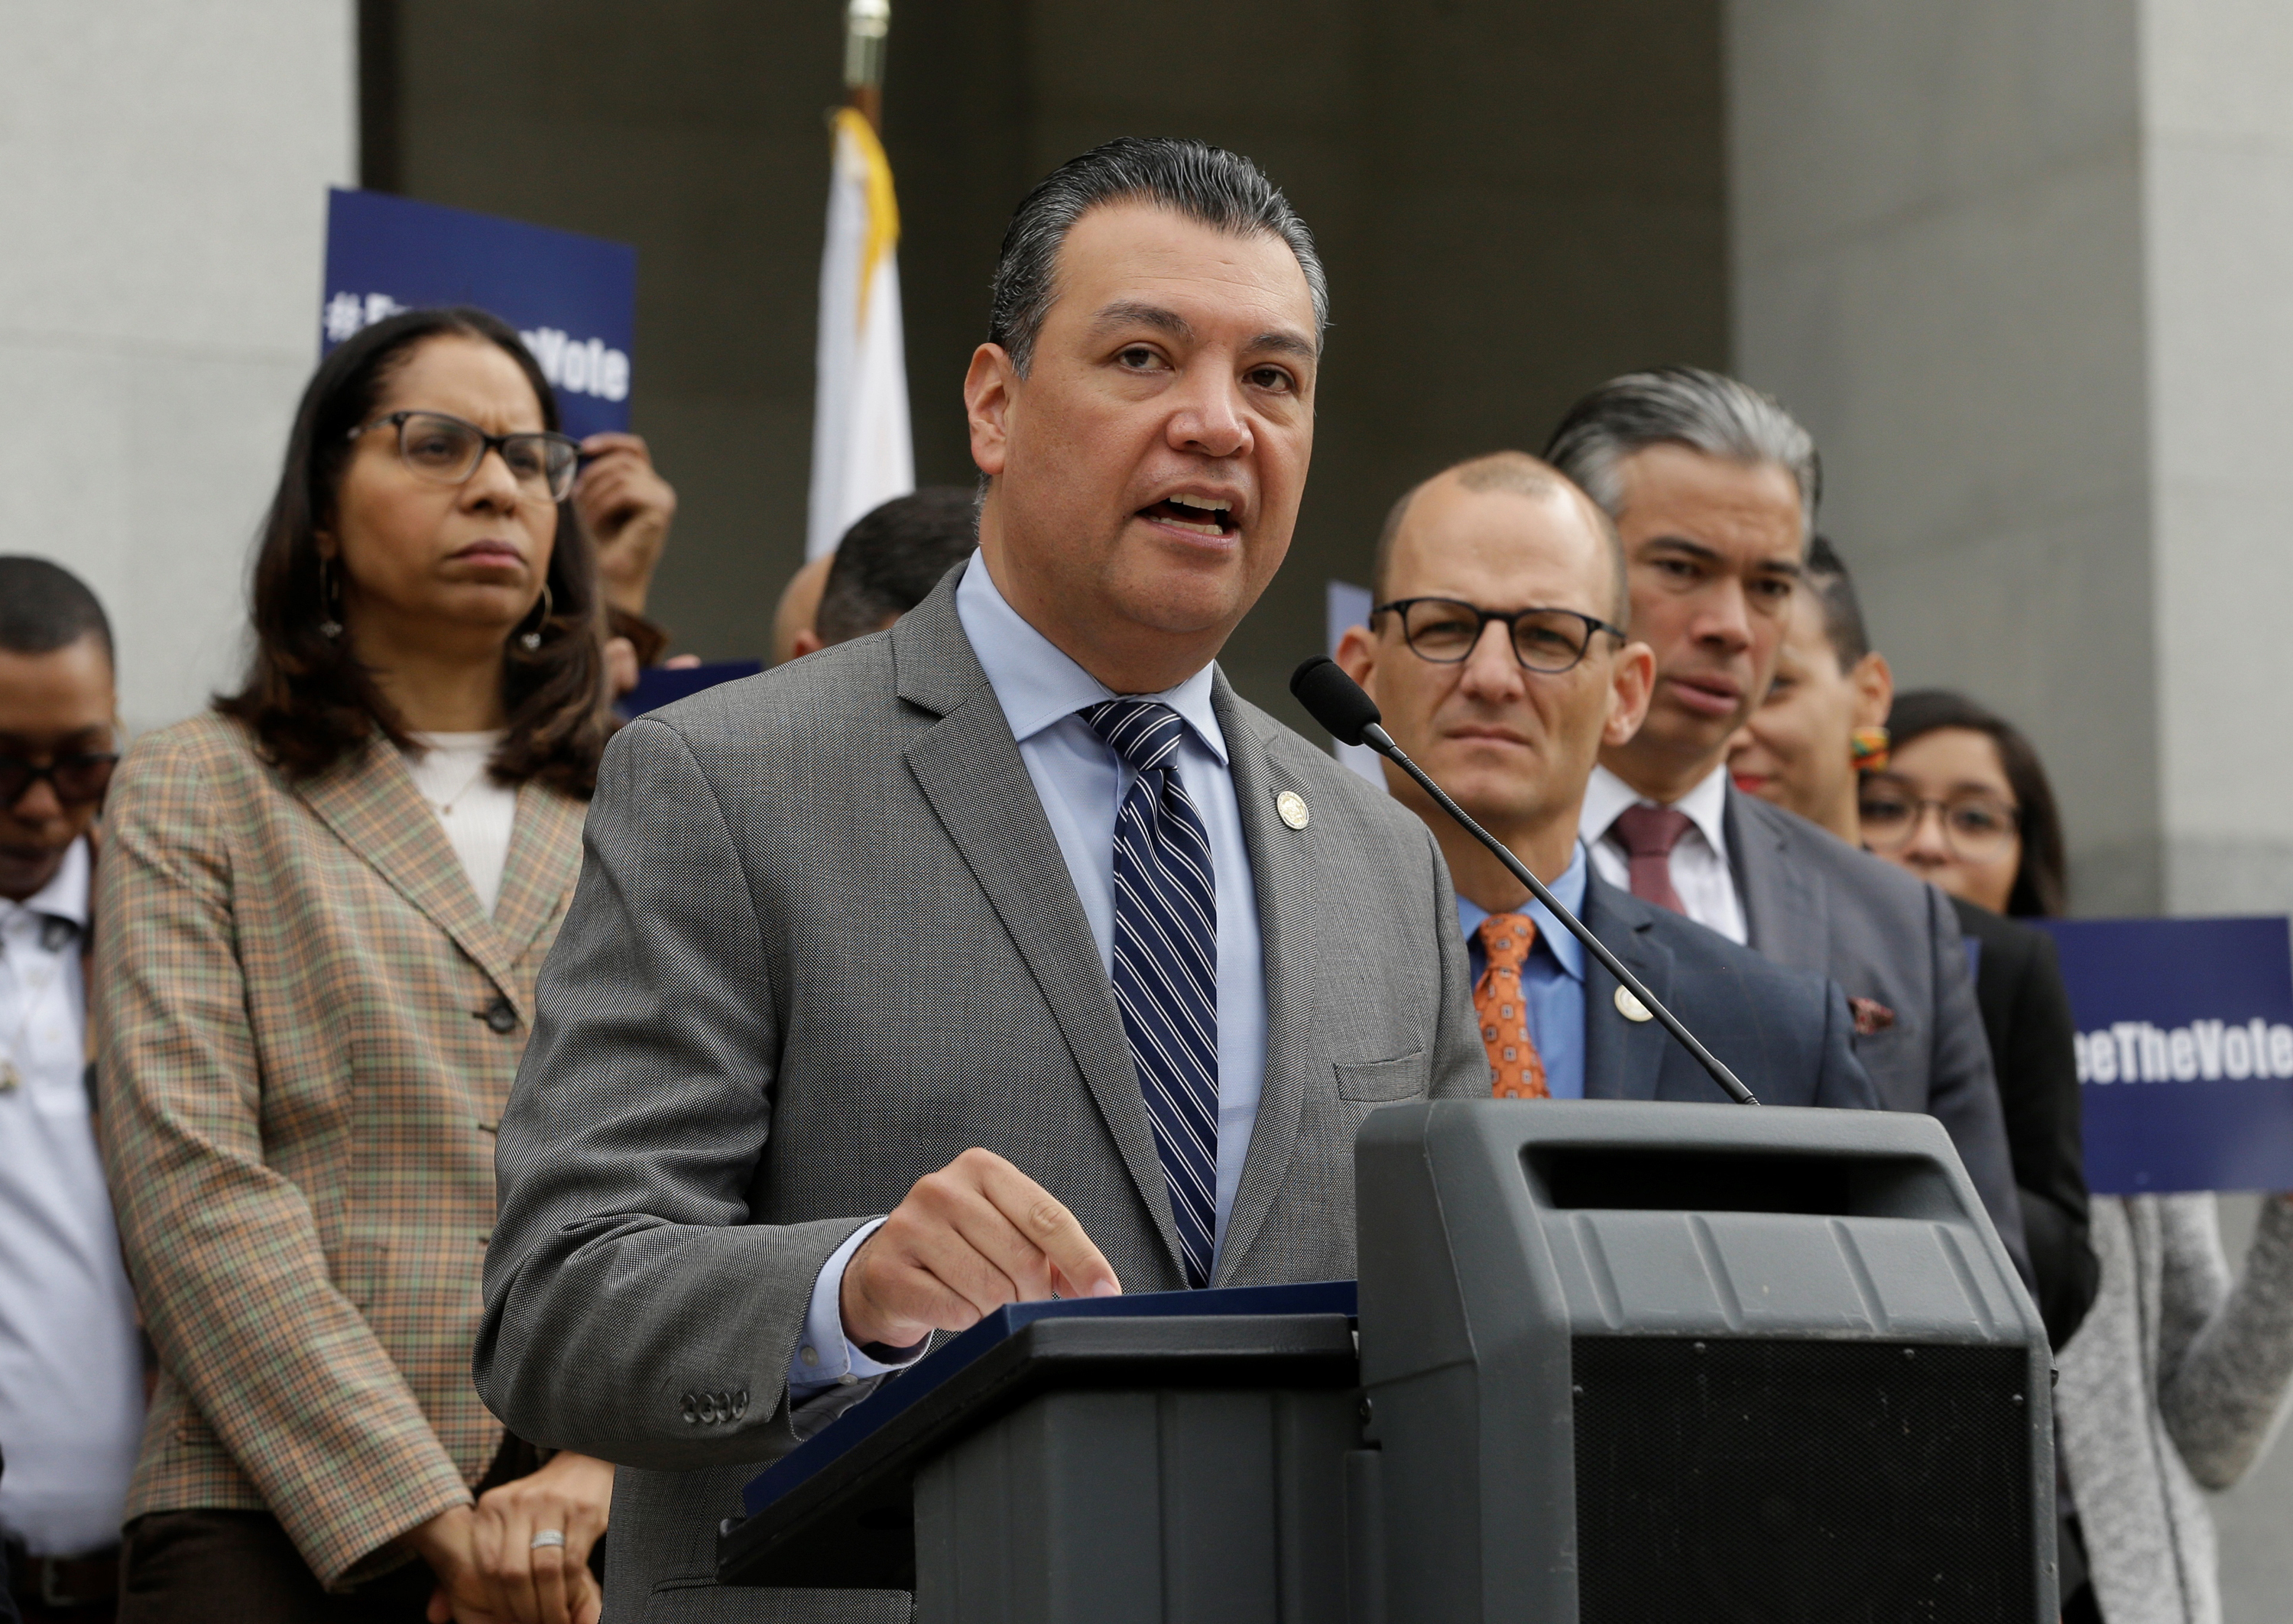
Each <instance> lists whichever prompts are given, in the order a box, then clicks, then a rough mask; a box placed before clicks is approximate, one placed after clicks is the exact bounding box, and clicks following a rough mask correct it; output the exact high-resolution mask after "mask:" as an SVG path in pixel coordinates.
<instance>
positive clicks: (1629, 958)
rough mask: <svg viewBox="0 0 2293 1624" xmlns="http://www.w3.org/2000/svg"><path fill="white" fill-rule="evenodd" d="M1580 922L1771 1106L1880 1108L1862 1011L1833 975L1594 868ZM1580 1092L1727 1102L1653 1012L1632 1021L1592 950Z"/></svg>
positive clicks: (1598, 1095) (1596, 1096) (1586, 974)
mask: <svg viewBox="0 0 2293 1624" xmlns="http://www.w3.org/2000/svg"><path fill="white" fill-rule="evenodd" d="M1584 923H1585V924H1586V925H1590V926H1591V927H1592V933H1593V934H1594V935H1596V936H1598V937H1600V940H1601V941H1605V942H1607V943H1608V949H1609V950H1610V951H1611V952H1613V953H1614V954H1616V957H1618V958H1620V959H1622V960H1624V962H1625V965H1626V966H1628V967H1629V968H1630V969H1631V970H1632V973H1633V974H1635V975H1637V976H1639V977H1640V978H1641V982H1643V983H1645V984H1646V986H1647V987H1648V990H1649V991H1650V992H1653V993H1655V994H1656V996H1657V998H1660V999H1662V1000H1663V1001H1664V1004H1665V1007H1667V1008H1669V1009H1670V1010H1671V1011H1672V1013H1673V1014H1675V1015H1678V1016H1679V1017H1680V1019H1681V1024H1683V1025H1685V1026H1686V1027H1687V1028H1688V1030H1689V1031H1691V1032H1694V1033H1695V1034H1696V1035H1697V1037H1698V1038H1701V1039H1703V1042H1704V1046H1705V1047H1706V1048H1708V1049H1710V1050H1711V1051H1712V1052H1713V1053H1714V1054H1716V1055H1718V1056H1719V1057H1720V1059H1721V1060H1722V1062H1725V1063H1726V1065H1727V1066H1728V1068H1729V1070H1730V1071H1733V1072H1735V1074H1736V1075H1737V1076H1738V1077H1739V1078H1741V1079H1743V1080H1744V1083H1745V1085H1746V1087H1749V1088H1750V1089H1751V1091H1752V1092H1753V1093H1754V1095H1758V1096H1759V1100H1760V1103H1762V1104H1763V1105H1831V1106H1839V1107H1843V1108H1845V1109H1848V1110H1851V1111H1876V1110H1877V1109H1878V1108H1879V1100H1878V1095H1876V1093H1875V1092H1874V1091H1873V1089H1872V1087H1871V1079H1869V1078H1868V1077H1867V1076H1866V1075H1865V1074H1864V1071H1863V1067H1862V1063H1861V1062H1859V1061H1858V1060H1857V1059H1856V1058H1855V1047H1854V1045H1855V1020H1854V1017H1853V1016H1852V1015H1851V1014H1849V1012H1848V1008H1847V995H1846V994H1845V993H1843V992H1842V991H1841V990H1839V987H1838V984H1837V983H1836V982H1831V981H1828V980H1827V979H1826V978H1824V977H1822V976H1820V975H1817V974H1813V973H1811V972H1810V971H1806V970H1791V969H1787V968H1785V967H1784V966H1781V965H1778V964H1775V963H1772V962H1771V961H1770V960H1768V959H1766V958H1763V957H1761V956H1760V955H1759V954H1757V953H1754V952H1753V951H1752V950H1751V949H1749V948H1739V947H1738V946H1737V945H1736V944H1735V943H1734V942H1732V941H1729V940H1728V939H1727V938H1726V937H1725V936H1722V935H1721V934H1720V933H1717V932H1716V931H1709V930H1706V929H1705V928H1704V926H1702V925H1698V924H1697V923H1696V922H1695V921H1694V920H1692V919H1689V918H1687V917H1683V916H1681V915H1680V914H1676V913H1673V911H1672V910H1671V909H1668V908H1658V907H1657V906H1655V905H1654V904H1653V903H1649V902H1643V901H1641V900H1640V899H1639V898H1638V897H1635V896H1633V895H1632V894H1631V893H1629V892H1625V891H1619V890H1618V889H1617V888H1616V886H1614V885H1608V884H1607V883H1606V882H1605V881H1603V880H1602V879H1601V878H1600V876H1599V875H1597V874H1595V875H1592V876H1589V877H1587V881H1586V885H1585V888H1584ZM1584 1097H1585V1098H1586V1099H1588V1100H1691V1101H1699V1100H1700V1101H1711V1102H1714V1103H1726V1102H1727V1098H1728V1096H1727V1095H1724V1094H1722V1093H1721V1091H1720V1085H1719V1084H1717V1083H1715V1082H1714V1081H1713V1080H1712V1079H1711V1077H1710V1075H1709V1074H1707V1073H1706V1071H1705V1070H1704V1068H1703V1067H1702V1066H1700V1065H1698V1064H1697V1063H1696V1059H1695V1056H1693V1055H1691V1054H1689V1052H1688V1051H1687V1050H1686V1049H1683V1048H1681V1046H1680V1045H1679V1044H1678V1043H1677V1042H1676V1041H1674V1039H1673V1037H1672V1034H1671V1033H1669V1032H1667V1031H1665V1030H1664V1028H1663V1027H1662V1026H1660V1025H1658V1024H1657V1022H1655V1021H1653V1020H1649V1021H1631V1020H1627V1019H1626V1018H1625V1015H1624V1014H1623V1012H1622V1011H1621V1010H1619V1009H1618V1008H1617V1007H1616V977H1615V976H1613V975H1611V974H1608V971H1607V970H1605V969H1603V968H1602V967H1601V966H1600V961H1599V960H1598V959H1596V958H1594V957H1592V956H1591V955H1590V954H1587V955H1585V958H1584Z"/></svg>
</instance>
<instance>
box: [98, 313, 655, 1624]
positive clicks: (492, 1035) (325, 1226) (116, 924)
mask: <svg viewBox="0 0 2293 1624" xmlns="http://www.w3.org/2000/svg"><path fill="white" fill-rule="evenodd" d="M556 423H557V418H556V408H555V400H554V399H553V397H552V395H551V392H550V390H549V388H548V386H547V383H546V382H545V380H544V378H543V376H542V374H541V372H540V369H539V368H538V367H537V366H536V365H535V363H534V361H533V360H532V358H531V356H530V355H528V354H527V353H526V351H525V349H524V347H523V344H521V343H520V342H519V341H518V338H517V335H515V333H514V332H512V331H511V330H510V329H509V328H507V327H505V326H504V325H503V324H502V323H500V322H499V321H498V320H496V319H494V318H492V317H490V316H488V315H486V314H484V313H483V312H482V311H471V310H455V311H417V312H413V313H409V314H406V315H401V316H398V317H394V318H393V319H390V320H388V321H385V322H382V323H380V324H378V325H377V326H375V327H369V328H367V329H366V330H365V331H364V332H362V333H360V334H359V335H357V336H355V337H354V338H352V339H351V340H350V341H349V342H348V343H344V344H343V345H342V346H341V347H340V348H338V349H337V350H336V351H334V352H333V353H332V354H330V355H329V356H328V358H327V359H326V360H324V361H323V362H322V363H321V364H320V368H319V370H318V373H317V375H316V376H314V377H313V378H312V382H311V384H310V386H309V388H308V389H307V390H306V391H305V392H304V397H303V400H302V405H301V408H300V409H299V411H298V413H297V415H296V420H295V425H294V429H293V432H292V434H291V436H290V438H289V440H288V448H287V458H286V468H285V471H284V473H283V474H282V475H281V477H280V483H279V487H278V491H277V494H276V496H275V497H273V499H272V503H271V511H270V514H269V517H268V518H267V520H266V521H265V523H264V527H263V534H262V537H261V539H260V542H259V545H258V551H257V553H256V558H255V575H254V603H253V643H254V650H253V655H252V658H251V659H250V661H249V664H248V668H247V677H246V681H245V683H244V684H243V685H242V686H241V687H240V688H239V690H238V691H236V692H234V693H232V694H230V695H228V696H226V697H224V698H222V699H218V700H217V701H216V702H215V708H214V711H213V712H212V713H210V714H208V715H202V716H199V717H195V718H193V719H192V720H190V721H188V722H184V723H179V724H177V725H176V726H174V727H172V728H168V729H166V730H165V731H160V732H158V733H155V734H152V735H150V736H147V737H145V738H143V739H140V740H138V741H137V743H136V744H135V746H134V748H133V749H132V750H131V751H130V752H129V754H128V755H127V757H126V760H125V761H124V762H122V764H120V767H119V770H118V773H117V780H116V782H115V783H114V785H113V787H112V791H111V799H110V808H109V828H110V839H109V845H108V847H107V850H106V852H105V857H104V862H103V865H102V869H101V876H100V887H99V889H100V909H99V919H100V925H99V929H98V932H97V941H98V943H99V949H100V955H101V957H100V960H99V963H100V978H101V988H102V990H103V991H102V997H101V999H100V1006H101V1007H100V1009H99V1012H98V1015H99V1021H98V1027H99V1034H100V1048H101V1059H102V1065H103V1071H104V1078H105V1082H106V1090H107V1095H106V1111H105V1119H106V1125H107V1140H108V1143H107V1154H108V1162H109V1176H110V1183H111V1189H112V1193H113V1198H114V1200H115V1201H116V1203H117V1208H118V1215H119V1228H120V1233H121V1237H122V1240H123V1241H124V1244H125V1248H126V1255H127V1259H128V1265H129V1269H130V1272H131V1273H132V1275H133V1277H134V1281H135V1284H136V1287H137V1289H138V1291H139V1292H140V1294H141V1298H142V1306H143V1311H144V1314H145V1317H146V1320H147V1321H148V1323H149V1326H150V1333H151V1337H152V1339H153V1341H154V1342H155V1343H156V1344H157V1345H158V1353H159V1365H160V1372H159V1383H158V1393H157V1394H156V1396H155V1398H154V1401H153V1406H152V1410H151V1416H150V1422H149V1424H148V1426H146V1428H145V1431H144V1437H143V1448H142V1458H141V1459H140V1461H139V1463H138V1465H137V1469H136V1474H135V1479H134V1487H133V1490H132V1491H131V1494H130V1498H129V1504H128V1510H127V1516H128V1522H127V1526H126V1555H125V1558H124V1563H123V1578H122V1596H121V1606H120V1615H119V1616H120V1617H121V1618H122V1619H123V1620H170V1621H172V1624H182V1621H184V1620H193V1621H197V1620H210V1619H212V1620H225V1619H230V1620H239V1619H247V1618H262V1619H265V1620H352V1619H355V1620H409V1621H410V1620H417V1619H420V1618H422V1617H424V1616H425V1613H426V1614H427V1616H428V1617H429V1618H431V1619H433V1620H444V1619H446V1618H448V1617H449V1616H450V1617H452V1618H455V1619H458V1620H479V1619H485V1620H492V1619H517V1620H549V1621H551V1624H563V1621H566V1620H594V1619H595V1618H596V1616H597V1610H598V1595H597V1590H596V1585H595V1583H594V1581H593V1580H592V1579H591V1577H590V1573H589V1571H588V1569H587V1565H586V1559H587V1555H588V1554H589V1551H590V1548H591V1547H592V1546H593V1545H594V1543H595V1542H596V1539H597V1536H598V1535H599V1534H600V1533H601V1532H602V1531H603V1530H604V1524H605V1518H606V1509H607V1505H608V1502H609V1500H610V1498H611V1494H612V1467H610V1466H606V1465H604V1463H602V1462H599V1461H596V1460H591V1459H588V1458H584V1457H579V1456H574V1455H566V1454H560V1455H557V1456H556V1457H555V1458H552V1459H549V1460H548V1461H547V1463H546V1464H545V1463H542V1462H541V1461H539V1459H538V1458H537V1456H536V1453H535V1451H534V1450H532V1449H531V1448H530V1447H529V1446H527V1445H525V1444H523V1442H520V1441H519V1440H517V1439H515V1438H512V1437H508V1436H506V1434H505V1433H504V1431H503V1428H502V1427H501V1426H500V1425H499V1424H498V1423H497V1422H496V1421H495V1420H494V1419H493V1418H492V1417H491V1416H490V1415H489V1414H488V1413H487V1412H486V1410H485V1409H484V1407H483V1406H482V1404H481V1403H480V1402H479V1400H478V1396H477V1394H476V1392H475V1390H474V1388H473V1386H472V1385H471V1381H470V1374H469V1364H470V1348H471V1344H472V1340H473V1338H474V1336H475V1335H476V1331H477V1327H478V1320H479V1313H480V1303H479V1275H480V1271H481V1266H482V1260H483V1258H484V1256H485V1246H486V1241H487V1239H488V1233H489V1232H490V1229H491V1227H492V1224H493V1211H494V1190H493V1131H494V1127H495V1124H496V1121H497V1119H498V1116H499V1113H500V1111H501V1108H502V1103H503V1102H504V1100H505V1099H506V1096H507V1095H508V1092H509V1086H510V1081H511V1079H512V1077H513V1075H514V1074H515V1070H516V1066H517V1061H518V1056H519V1054H520V1053H521V1052H522V1050H523V1046H524V1041H525V1035H526V1033H527V1031H528V1030H530V1026H531V1020H532V1014H533V990H534V980H535V977H536V975H537V974H538V973H539V969H540V966H541V962H542V959H543V957H544V956H545V955H546V954H547V951H548V949H549V945H550V942H551V941H552V940H553V938H554V937H555V933H556V931H557V927H558V925H559V923H560V921H561V920H562V919H563V916H564V910H565V907H566V904H567V901H569V899H570V896H571V891H572V886H573V881H574V877H575V873H576V870H577V869H578V868H579V846H580V832H581V820H582V816H583V812H584V809H585V806H586V803H587V796H588V795H589V793H590V790H591V788H592V786H593V784H594V782H595V780H596V768H597V760H598V755H599V753H600V751H601V750H602V748H603V747H604V740H605V736H606V731H607V726H608V723H607V721H606V715H605V711H604V663H603V661H604V655H603V649H602V644H601V641H600V635H599V626H600V613H601V611H600V610H599V606H598V602H597V588H596V570H595V564H594V562H593V560H592V557H591V553H590V548H589V544H588V542H587V538H586V537H585V536H584V533H583V531H582V529H581V527H580V524H579V521H578V520H577V519H576V517H575V516H574V514H573V511H572V508H571V505H570V503H569V502H568V500H567V498H568V496H569V493H570V491H571V486H572V480H573V473H574V465H575V461H576V448H575V446H574V443H573V442H572V441H571V440H568V439H566V438H565V437H564V436H563V435H562V434H559V433H558V432H556Z"/></svg>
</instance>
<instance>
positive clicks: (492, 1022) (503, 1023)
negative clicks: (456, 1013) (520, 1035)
mask: <svg viewBox="0 0 2293 1624" xmlns="http://www.w3.org/2000/svg"><path fill="white" fill-rule="evenodd" d="M470 1013H471V1014H474V1015H475V1016H476V1017H477V1018H478V1019H479V1020H481V1021H482V1022H485V1023H486V1024H487V1025H488V1026H490V1027H491V1028H493V1029H494V1030H496V1031H497V1032H499V1033H500V1034H501V1035H502V1036H503V1037H505V1038H506V1037H508V1036H509V1035H510V1034H511V1033H512V1032H514V1031H515V1030H517V1006H515V1005H514V1004H512V1003H511V1002H510V1001H509V1000H508V999H507V998H504V997H503V996H502V995H501V994H499V993H496V994H495V995H494V1001H493V1002H492V1003H490V1004H489V1005H487V1006H485V1007H484V1008H483V1009H474V1010H472V1011H471V1012H470Z"/></svg>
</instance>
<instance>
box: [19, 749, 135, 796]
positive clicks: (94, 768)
mask: <svg viewBox="0 0 2293 1624" xmlns="http://www.w3.org/2000/svg"><path fill="white" fill-rule="evenodd" d="M118 764H119V757H118V756H117V755H116V754H112V753H108V752H107V753H103V754H97V755H58V756H54V757H52V758H51V759H50V760H49V762H48V764H46V765H45V766H36V765H34V764H32V763H31V762H30V761H28V760H27V759H26V758H24V757H23V756H20V755H0V806H6V807H13V806H14V805H15V804H17V803H18V802H19V801H21V800H22V799H23V798H24V797H25V796H28V795H29V794H31V793H32V786H33V785H35V784H36V783H38V782H39V781H40V780H42V779H45V780H48V787H49V788H52V789H53V790H54V791H55V792H56V799H57V800H59V801H61V802H62V803H63V804H65V805H66V806H85V805H87V804H89V803H90V802H93V801H101V799H103V792H104V791H105V790H106V789H108V788H110V787H111V770H112V768H114V767H116V766H117V765H118Z"/></svg>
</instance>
